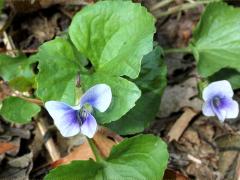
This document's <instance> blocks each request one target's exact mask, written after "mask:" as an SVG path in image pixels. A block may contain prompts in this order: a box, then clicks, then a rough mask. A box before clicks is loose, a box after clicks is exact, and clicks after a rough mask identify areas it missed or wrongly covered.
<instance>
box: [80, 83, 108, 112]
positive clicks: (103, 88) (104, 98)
mask: <svg viewBox="0 0 240 180" xmlns="http://www.w3.org/2000/svg"><path fill="white" fill-rule="evenodd" d="M111 100H112V91H111V88H110V87H109V86H108V85H106V84H97V85H95V86H93V87H91V88H90V89H88V90H87V91H86V92H85V94H84V95H83V96H82V98H81V100H80V107H82V106H83V105H84V104H90V105H92V106H93V107H95V108H96V109H98V110H99V111H100V112H104V111H106V110H107V108H108V107H109V105H110V103H111Z"/></svg>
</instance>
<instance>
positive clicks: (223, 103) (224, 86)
mask: <svg viewBox="0 0 240 180" xmlns="http://www.w3.org/2000/svg"><path fill="white" fill-rule="evenodd" d="M233 94H234V93H233V90H232V87H231V84H230V83H229V82H228V81H226V80H222V81H216V82H213V83H211V84H209V85H208V86H207V87H206V88H205V89H204V90H203V94H202V97H203V100H204V101H205V102H204V104H203V107H202V111H203V114H204V115H205V116H215V115H216V116H217V117H218V119H219V120H221V121H224V120H225V119H226V118H236V117H237V116H238V113H239V108H238V103H237V102H236V101H234V100H233V99H232V97H233Z"/></svg>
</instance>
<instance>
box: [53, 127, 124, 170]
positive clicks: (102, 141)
mask: <svg viewBox="0 0 240 180" xmlns="http://www.w3.org/2000/svg"><path fill="white" fill-rule="evenodd" d="M109 136H111V138H113V139H115V137H117V138H118V141H119V140H122V137H121V136H119V135H117V134H116V133H113V132H112V131H110V130H108V129H106V128H104V129H102V128H101V130H100V131H98V132H97V133H96V134H95V136H94V137H93V140H94V143H95V144H96V146H97V148H98V150H99V151H100V153H101V155H102V156H103V157H108V155H109V153H110V152H111V149H112V146H114V145H115V144H116V140H115V141H114V140H112V139H110V138H108V137H109ZM90 158H92V159H94V160H95V156H94V154H93V152H92V149H91V148H90V145H89V143H88V141H87V139H85V141H84V143H83V144H81V145H80V146H79V147H77V148H74V150H73V151H72V152H71V153H70V154H68V155H67V156H65V157H64V158H61V159H59V160H57V161H55V162H53V163H52V167H57V166H59V165H62V164H68V163H70V162H71V161H73V160H88V159H90Z"/></svg>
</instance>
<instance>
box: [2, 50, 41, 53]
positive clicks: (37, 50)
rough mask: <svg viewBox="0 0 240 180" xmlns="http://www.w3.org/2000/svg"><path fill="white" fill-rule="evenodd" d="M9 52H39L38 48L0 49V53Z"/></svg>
mask: <svg viewBox="0 0 240 180" xmlns="http://www.w3.org/2000/svg"><path fill="white" fill-rule="evenodd" d="M8 52H14V53H18V52H22V53H36V52H38V50H37V49H23V50H19V49H11V50H10V49H8V50H0V53H8Z"/></svg>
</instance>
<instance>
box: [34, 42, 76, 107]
mask: <svg viewBox="0 0 240 180" xmlns="http://www.w3.org/2000/svg"><path fill="white" fill-rule="evenodd" d="M36 58H37V60H38V61H39V74H38V76H37V86H38V89H37V95H38V96H39V97H40V98H41V99H42V100H43V101H48V100H58V101H64V102H66V103H69V104H71V105H74V103H75V98H76V94H75V79H76V77H77V74H78V72H79V71H80V59H78V58H77V56H76V54H75V52H74V49H73V47H72V46H71V44H70V43H69V42H68V41H67V40H65V39H62V38H56V39H54V40H52V41H49V42H47V43H44V44H43V45H42V46H41V47H40V49H39V53H38V54H37V56H36Z"/></svg>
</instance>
